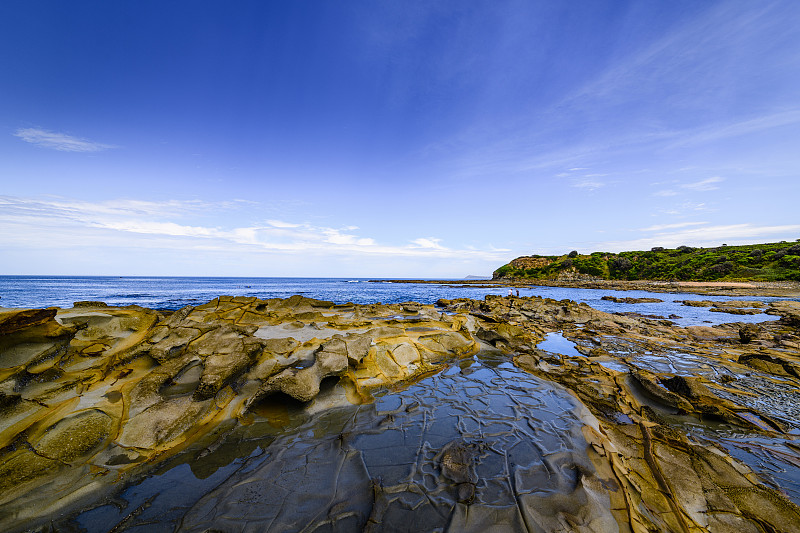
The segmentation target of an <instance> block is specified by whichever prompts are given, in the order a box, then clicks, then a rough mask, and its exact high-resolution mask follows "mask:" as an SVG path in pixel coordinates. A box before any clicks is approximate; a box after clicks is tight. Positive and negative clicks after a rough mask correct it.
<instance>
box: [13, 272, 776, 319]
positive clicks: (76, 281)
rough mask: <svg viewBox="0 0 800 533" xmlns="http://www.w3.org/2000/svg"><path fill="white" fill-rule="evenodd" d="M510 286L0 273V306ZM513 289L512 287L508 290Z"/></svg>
mask: <svg viewBox="0 0 800 533" xmlns="http://www.w3.org/2000/svg"><path fill="white" fill-rule="evenodd" d="M509 288H510V287H509V286H502V285H498V286H491V287H487V286H481V285H480V284H477V285H465V284H463V283H459V281H451V282H449V283H436V284H433V283H392V282H385V281H384V282H373V281H370V280H369V279H365V278H219V277H118V276H0V307H12V308H41V307H51V306H56V307H71V306H72V304H73V302H76V301H82V300H96V301H102V302H105V303H107V304H108V305H113V306H124V305H131V304H135V305H141V306H142V307H149V308H151V309H180V308H181V307H184V306H186V305H200V304H203V303H205V302H208V301H209V300H212V299H214V298H216V297H217V296H220V295H229V296H255V297H257V298H261V299H267V298H288V297H289V296H292V295H294V294H300V295H303V296H306V297H308V298H316V299H319V300H328V301H333V302H335V303H347V302H352V303H356V304H371V303H376V302H381V303H384V304H389V303H399V302H407V301H415V302H420V303H423V304H433V303H436V301H437V300H439V299H440V298H447V299H454V298H474V299H479V300H480V299H483V298H484V297H485V296H486V295H488V294H494V295H502V296H505V295H507V294H508V290H509ZM513 290H514V291H515V294H516V290H517V289H516V288H514V289H513ZM519 294H520V296H542V297H545V298H552V299H555V300H564V299H568V300H573V301H576V302H584V303H586V304H588V305H590V306H591V307H593V308H594V309H597V310H600V311H605V312H608V313H615V312H636V313H641V314H644V315H658V316H663V317H665V318H666V317H669V316H670V315H677V316H679V317H680V318H675V319H673V322H674V323H675V324H677V325H680V326H692V325H707V326H708V325H714V324H722V323H725V322H762V321H765V320H774V319H776V318H777V317H774V316H770V315H765V314H757V315H731V314H727V313H718V312H710V309H709V308H707V307H688V306H684V305H681V304H680V303H679V301H680V300H713V301H726V300H732V299H747V300H753V301H762V302H770V301H774V300H778V299H779V298H766V297H750V296H748V297H746V298H742V297H737V298H732V297H725V296H705V295H702V296H701V295H697V294H669V293H656V292H649V291H638V290H637V291H613V290H606V289H579V288H567V287H538V286H534V287H529V288H519ZM603 296H618V297H625V296H628V297H633V298H645V297H649V298H658V299H661V300H663V302H662V303H642V304H625V303H616V302H612V301H608V300H602V299H601V298H602V297H603Z"/></svg>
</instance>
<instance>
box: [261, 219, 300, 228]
mask: <svg viewBox="0 0 800 533" xmlns="http://www.w3.org/2000/svg"><path fill="white" fill-rule="evenodd" d="M267 224H269V225H270V226H273V227H276V228H299V227H300V224H292V223H291V222H284V221H282V220H267Z"/></svg>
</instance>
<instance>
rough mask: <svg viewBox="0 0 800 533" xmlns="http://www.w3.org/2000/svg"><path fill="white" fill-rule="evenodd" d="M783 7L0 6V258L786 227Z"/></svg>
mask: <svg viewBox="0 0 800 533" xmlns="http://www.w3.org/2000/svg"><path fill="white" fill-rule="evenodd" d="M798 20H800V2H795V1H779V2H768V1H765V2H750V1H730V0H729V1H724V2H711V1H706V2H697V1H694V0H692V1H680V0H674V1H673V0H671V1H663V2H658V1H647V2H645V1H631V2H624V1H621V0H608V1H600V0H578V1H571V2H558V1H537V2H533V1H503V0H498V1H494V2H463V1H460V0H453V1H438V2H429V1H425V2H422V1H408V0H403V1H397V2H376V1H348V2H325V1H305V0H298V1H294V2H247V1H242V2H221V1H217V2H211V1H208V2H200V1H193V2H151V1H137V2H132V1H130V2H105V1H102V2H101V1H78V2H61V1H51V2H43V1H36V0H24V1H17V0H8V1H5V2H2V3H0V65H1V66H2V76H0V250H2V254H0V273H3V274H86V275H93V274H109V275H228V276H251V275H256V276H342V277H347V276H353V277H356V276H370V277H395V276H397V277H401V276H402V277H463V276H466V275H469V274H490V273H491V271H492V270H494V269H495V268H497V267H498V266H500V265H502V264H504V263H506V262H507V261H509V260H510V259H512V258H514V257H516V256H519V255H524V254H531V253H540V254H551V253H554V254H560V253H565V252H568V251H570V250H573V249H576V250H579V251H581V252H591V251H598V250H602V251H622V250H630V249H649V248H650V247H652V246H667V247H674V246H679V245H693V246H714V245H719V244H722V243H727V244H737V243H750V242H769V241H777V240H790V241H794V240H795V239H796V238H798V237H800V216H799V215H798V212H799V211H798V207H797V204H798V199H800V180H798V174H799V171H800V157H799V156H798V154H799V153H800V24H797V21H798Z"/></svg>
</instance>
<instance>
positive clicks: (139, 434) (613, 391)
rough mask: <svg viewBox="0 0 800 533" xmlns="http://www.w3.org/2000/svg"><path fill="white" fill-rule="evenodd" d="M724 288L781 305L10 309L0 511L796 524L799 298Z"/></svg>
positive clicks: (512, 525)
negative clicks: (751, 318) (684, 318)
mask: <svg viewBox="0 0 800 533" xmlns="http://www.w3.org/2000/svg"><path fill="white" fill-rule="evenodd" d="M718 303H719V302H716V303H714V304H713V305H716V304H718ZM756 304H758V305H756ZM689 305H693V304H689ZM722 307H725V308H726V309H753V310H757V311H758V312H759V313H760V312H763V311H766V312H767V313H768V314H772V315H777V316H779V317H781V318H780V320H777V321H772V322H763V323H760V324H758V325H755V324H751V323H748V324H741V323H735V322H734V323H730V324H723V325H720V326H715V327H705V326H692V327H687V328H682V327H677V326H675V325H674V324H672V323H671V322H670V321H668V320H661V319H652V318H646V317H641V316H626V315H618V314H608V313H603V312H601V311H597V310H595V309H592V308H591V307H589V306H588V305H586V304H576V303H575V302H572V301H569V300H563V301H555V300H549V299H543V298H505V297H499V296H487V297H486V298H485V299H484V300H469V299H459V300H440V301H439V302H438V306H437V307H434V306H430V305H421V304H417V303H415V302H405V303H402V304H394V305H381V304H372V305H353V304H344V305H336V304H334V303H332V302H325V301H320V300H312V299H308V298H304V297H301V296H293V297H291V298H288V299H271V300H259V299H256V298H243V297H220V298H218V299H216V300H213V301H211V302H209V303H207V304H203V305H200V306H197V307H186V308H184V309H181V310H179V311H176V312H174V313H164V312H158V311H153V310H149V309H144V308H141V307H135V306H130V307H123V308H117V307H109V306H106V305H105V304H102V303H101V302H80V303H79V304H78V305H76V306H75V307H73V308H69V309H56V308H50V309H44V310H8V309H3V310H0V527H2V529H3V530H7V531H25V530H47V528H50V527H53V528H55V529H56V530H66V531H69V530H75V531H79V530H82V531H109V530H112V529H113V530H114V531H173V530H176V529H177V530H180V531H212V530H220V531H289V530H292V531H360V530H366V531H420V530H426V531H445V530H446V531H486V530H491V529H492V528H494V529H495V530H513V531H653V530H654V531H797V530H800V509H798V506H797V504H798V503H800V446H798V444H797V442H796V439H797V438H798V436H799V435H800V394H798V393H799V392H800V391H799V390H798V389H800V378H799V377H798V376H800V374H798V371H800V331H798V326H800V321H799V320H798V317H800V312H799V311H798V310H800V304H798V302H792V301H778V302H772V303H769V304H767V305H766V306H764V305H763V304H761V303H760V302H749V301H731V302H725V305H724V306H721V307H720V308H722Z"/></svg>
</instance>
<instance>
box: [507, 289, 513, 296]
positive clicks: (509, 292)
mask: <svg viewBox="0 0 800 533" xmlns="http://www.w3.org/2000/svg"><path fill="white" fill-rule="evenodd" d="M512 296H514V291H513V290H511V289H508V297H509V298H511V297H512Z"/></svg>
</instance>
